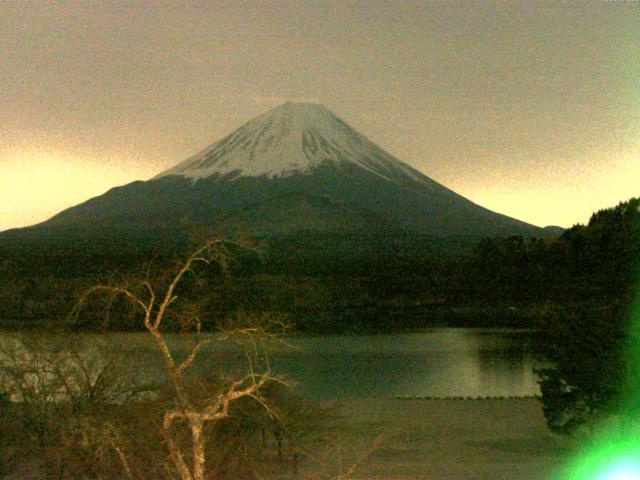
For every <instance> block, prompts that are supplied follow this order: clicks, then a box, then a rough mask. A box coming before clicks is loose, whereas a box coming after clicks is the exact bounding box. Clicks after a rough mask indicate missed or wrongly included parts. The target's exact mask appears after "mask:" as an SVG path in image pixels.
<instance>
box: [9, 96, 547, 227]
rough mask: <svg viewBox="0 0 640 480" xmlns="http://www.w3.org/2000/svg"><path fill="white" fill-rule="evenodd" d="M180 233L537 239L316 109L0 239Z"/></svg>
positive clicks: (235, 137) (276, 120)
mask: <svg viewBox="0 0 640 480" xmlns="http://www.w3.org/2000/svg"><path fill="white" fill-rule="evenodd" d="M186 226H189V227H194V226H195V227H206V228H207V229H212V228H213V229H214V230H215V231H217V232H220V234H223V235H224V234H226V235H238V234H249V235H260V236H278V235H285V236H286V235H293V236H295V235H297V234H299V233H302V232H304V233H310V232H315V233H319V234H324V235H332V234H348V233H350V232H352V233H358V234H367V235H377V236H380V235H382V236H388V235H395V234H403V235H407V234H412V235H413V234H419V235H429V236H434V237H450V236H474V237H480V236H493V235H504V234H523V235H526V236H530V235H536V234H541V233H542V229H540V228H538V227H536V226H533V225H530V224H527V223H524V222H521V221H519V220H516V219H513V218H510V217H507V216H505V215H501V214H498V213H495V212H492V211H490V210H487V209H485V208H483V207H481V206H479V205H476V204H474V203H473V202H471V201H469V200H467V199H466V198H464V197H462V196H460V195H458V194H457V193H455V192H453V191H451V190H449V189H448V188H446V187H444V186H443V185H441V184H439V183H438V182H435V181H434V180H432V179H430V178H428V177H427V176H425V175H423V174H422V173H420V172H418V171H417V170H415V169H413V168H412V167H410V166H409V165H407V164H405V163H403V162H401V161H400V160H398V159H396V158H395V157H393V156H392V155H391V154H389V153H387V152H386V151H385V150H383V149H382V148H381V147H379V146H378V145H376V144H375V143H373V142H371V141H370V140H369V139H367V138H366V137H364V136H363V135H361V134H360V133H358V132H357V131H356V130H354V129H353V128H352V127H350V126H349V125H347V124H346V123H345V122H344V121H342V120H341V119H340V118H338V117H337V116H336V115H334V114H333V113H332V112H331V111H329V110H328V109H327V108H325V107H324V106H321V105H317V104H310V103H291V102H287V103H285V104H284V105H281V106H279V107H277V108H275V109H273V110H271V111H269V112H267V113H265V114H263V115H261V116H259V117H257V118H255V119H253V120H251V121H249V122H248V123H246V124H245V125H243V126H241V127H240V128H238V129H237V130H235V131H234V132H233V133H231V134H230V135H228V136H227V137H225V138H223V139H222V140H220V141H218V142H216V143H214V144H212V145H210V146H209V147H207V148H205V149H204V150H202V151H201V152H199V153H197V154H196V155H194V156H192V157H190V158H188V159H187V160H185V161H183V162H182V163H179V164H177V165H176V166H174V167H173V168H170V169H168V170H166V171H164V172H161V173H160V174H158V175H157V176H155V177H154V178H152V179H151V180H148V181H137V182H133V183H131V184H128V185H124V186H121V187H116V188H113V189H111V190H109V191H108V192H107V193H105V194H104V195H101V196H99V197H95V198H92V199H90V200H88V201H86V202H84V203H82V204H80V205H77V206H75V207H72V208H69V209H67V210H64V211H62V212H60V213H59V214H57V215H55V216H54V217H53V218H51V219H50V220H48V221H46V222H44V223H41V224H39V225H36V226H34V227H30V228H28V229H20V230H13V231H9V232H5V233H4V234H3V235H2V236H4V237H5V238H7V237H14V238H18V237H33V236H45V237H46V236H49V237H58V236H64V235H68V234H73V235H80V236H84V237H87V238H90V237H91V236H92V235H103V236H104V235H107V236H112V237H123V236H125V237H126V236H131V235H133V236H135V235H143V236H144V235H151V236H155V237H157V236H163V235H172V234H174V233H175V232H177V231H179V230H180V229H181V228H183V227H186Z"/></svg>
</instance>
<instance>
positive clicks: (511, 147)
mask: <svg viewBox="0 0 640 480" xmlns="http://www.w3.org/2000/svg"><path fill="white" fill-rule="evenodd" d="M288 99H291V100H310V101H319V102H321V103H323V104H324V105H326V106H327V107H328V108H329V109H331V110H332V111H334V112H335V113H336V114H337V115H339V116H340V117H342V118H343V119H344V120H345V121H347V122H348V123H350V124H351V125H352V126H353V127H355V128H356V129H357V130H359V131H360V132H362V133H364V134H365V135H367V136H368V137H369V138H370V139H371V140H373V141H374V142H376V143H378V144H379V145H381V146H382V147H383V148H385V149H386V150H388V151H389V152H390V153H392V154H394V155H395V156H397V157H398V158H400V159H401V160H403V161H405V162H407V163H409V164H411V165H412V166H414V167H416V168H418V169H419V170H420V171H422V172H423V173H425V174H426V175H428V176H430V177H431V178H433V179H435V180H437V181H439V182H441V183H443V184H444V185H446V186H448V187H449V188H452V189H453V190H455V191H457V192H458V193H460V194H462V195H464V196H466V197H467V198H469V199H471V200H473V201H475V202H477V203H479V204H481V205H483V206H486V207H488V208H490V209H492V210H495V211H498V212H501V213H505V214H507V215H510V216H513V217H516V218H519V219H521V220H525V221H528V222H531V223H534V224H537V225H548V224H558V225H562V226H570V225H572V224H574V223H576V222H586V221H587V220H588V218H589V215H590V213H591V212H592V211H594V210H596V209H599V208H603V207H607V206H611V205H614V204H616V203H618V202H619V201H620V200H624V199H627V198H629V197H631V196H638V195H640V2H635V1H615V0H613V1H600V0H594V1H585V2H562V1H554V2H534V1H530V2H521V3H519V2H511V1H500V2H493V3H492V2H453V1H446V2H427V1H401V0H393V1H361V2H357V1H349V2H347V1H330V2H326V1H318V0H309V1H303V0H300V1H238V0H234V1H230V2H221V1H211V2H184V3H182V2H178V1H165V2H163V1H153V2H143V1H138V2H129V1H120V2H119V1H115V2H109V3H107V2H89V1H87V2H74V1H65V2H60V3H55V2H49V1H36V0H15V1H0V230H4V229H7V228H12V227H19V226H24V225H29V224H33V223H36V222H40V221H43V220H45V219H47V218H48V217H50V216H51V215H53V214H55V213H57V212H58V211H60V210H62V209H63V208H66V207H68V206H71V205H73V204H76V203H80V202H82V201H84V200H86V199H88V198H90V197H92V196H95V195H98V194H101V193H103V192H104V191H106V190H107V189H109V188H110V187H113V186H116V185H120V184H123V183H127V182H130V181H133V180H136V179H148V178H150V177H152V176H153V175H155V174H156V173H158V172H160V171H161V170H164V169H166V168H168V167H170V166H172V165H174V164H176V163H178V162H180V161H182V160H184V159H185V158H186V157H188V156H189V155H191V154H193V153H195V152H196V151H198V150H200V149H201V148H203V147H204V146H206V145H208V144H209V143H212V142H213V141H215V140H217V139H219V138H220V137H222V136H223V135H225V134H227V133H229V132H230V131H232V130H233V129H234V128H236V127H238V126H240V125H241V124H242V123H244V122H245V121H247V120H249V119H251V118H252V117H254V116H256V115H257V114H260V113H262V112H264V111H266V110H268V109H269V108H271V107H273V106H276V105H278V104H280V103H282V102H284V101H285V100H288Z"/></svg>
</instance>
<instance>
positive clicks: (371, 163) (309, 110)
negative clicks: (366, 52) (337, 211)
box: [155, 102, 429, 186]
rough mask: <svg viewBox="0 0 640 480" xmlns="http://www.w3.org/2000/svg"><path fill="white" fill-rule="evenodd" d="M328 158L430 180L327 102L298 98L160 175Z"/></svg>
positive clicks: (255, 169)
mask: <svg viewBox="0 0 640 480" xmlns="http://www.w3.org/2000/svg"><path fill="white" fill-rule="evenodd" d="M326 163H332V164H334V165H337V166H340V165H341V164H344V163H348V164H355V165H357V166H359V167H360V168H362V169H364V170H367V171H369V172H371V173H373V174H375V175H377V176H380V177H383V178H386V179H389V180H392V179H397V178H398V176H400V177H405V178H406V177H409V178H410V179H411V181H413V182H415V181H417V182H418V183H420V184H422V185H425V186H427V185H426V184H428V183H429V182H428V181H425V180H428V179H427V177H424V176H423V175H421V174H419V173H418V172H416V171H415V170H413V169H412V168H411V167H409V166H408V165H406V164H404V163H403V162H401V161H399V160H397V159H396V158H394V157H393V156H392V155H390V154H389V153H387V152H386V151H384V150H383V149H382V148H380V147H379V146H377V145H376V144H374V143H373V142H371V141H369V140H368V139H367V138H366V137H364V136H363V135H361V134H359V133H358V132H357V131H356V130H354V129H353V128H351V127H350V126H349V125H347V124H346V123H345V122H344V121H342V120H341V119H340V118H338V117H337V116H336V115H334V114H333V113H332V112H331V111H330V110H328V109H327V108H325V107H324V106H323V105H320V104H314V103H294V102H286V103H284V104H283V105H280V106H279V107H276V108H274V109H273V110H271V111H269V112H267V113H265V114H263V115H260V116H259V117H256V118H255V119H253V120H251V121H249V122H247V123H246V124H245V125H243V126H242V127H240V128H238V129H237V130H236V131H234V132H233V133H231V134H230V135H228V136H227V137H225V138H223V139H222V140H219V141H218V142H216V143H214V144H212V145H210V146H208V147H207V148H205V149H204V150H202V151H200V152H199V153H197V154H196V155H194V156H192V157H190V158H188V159H187V160H185V161H184V162H182V163H180V164H178V165H176V166H175V167H173V168H170V169H169V170H166V171H164V172H162V173H160V174H159V175H157V176H156V177H155V178H159V177H165V176H169V175H178V176H183V177H187V178H192V179H200V178H207V177H210V176H212V175H216V174H218V175H229V174H232V175H234V176H235V177H241V176H243V177H257V176H266V177H268V178H273V177H283V176H289V175H292V174H294V173H308V172H310V171H312V170H314V169H315V168H317V167H319V166H320V165H322V164H326Z"/></svg>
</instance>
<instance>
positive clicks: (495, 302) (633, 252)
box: [0, 199, 640, 332]
mask: <svg viewBox="0 0 640 480" xmlns="http://www.w3.org/2000/svg"><path fill="white" fill-rule="evenodd" d="M639 202H640V201H639V200H638V199H632V200H629V201H628V202H624V203H621V204H620V205H618V206H617V207H614V208H610V209H606V210H602V211H599V212H596V213H595V214H593V216H592V217H591V219H590V221H589V223H588V224H587V225H576V226H574V227H573V228H571V229H569V230H567V231H565V232H564V233H563V234H562V235H560V236H559V237H555V238H546V239H537V238H529V239H524V238H522V237H519V236H513V237H507V238H493V239H484V240H481V241H477V240H473V239H469V238H467V239H463V238H459V239H455V240H450V239H449V240H443V239H437V238H433V237H427V236H415V235H413V236H412V235H406V236H397V235H396V236H393V237H389V238H384V237H371V236H362V237H357V236H347V235H345V236H342V237H335V236H332V237H324V236H321V235H314V234H305V235H300V236H297V237H295V238H280V239H273V238H272V239H269V240H264V241H255V242H253V243H254V245H256V247H257V248H256V249H255V250H254V249H251V250H249V251H246V250H242V249H239V250H236V251H232V252H231V254H232V255H231V257H233V258H234V261H233V262H232V264H231V265H230V267H229V272H228V273H226V274H225V273H223V272H221V271H220V269H219V268H217V267H216V268H212V269H210V271H209V272H207V273H206V274H205V275H203V276H202V278H200V281H199V283H198V287H197V288H196V287H193V291H189V292H181V294H182V295H190V296H193V301H194V305H197V308H198V309H199V311H200V312H201V314H202V318H203V319H205V324H204V327H205V328H208V327H213V326H214V324H216V323H217V322H221V321H224V319H225V318H226V317H229V316H232V315H235V314H236V313H237V312H239V311H242V312H247V313H265V312H270V313H276V314H278V315H283V316H285V317H288V318H289V320H290V321H291V322H292V323H294V324H296V325H297V326H298V328H299V329H300V330H301V331H307V332H339V331H340V332H349V331H369V332H375V331H399V330H406V329H412V328H422V327H428V326H443V325H449V326H514V327H539V326H540V325H541V322H544V321H545V320H544V318H543V317H544V312H548V311H549V310H550V309H551V310H552V309H554V308H556V307H562V308H564V307H571V306H572V305H585V304H593V305H594V308H599V307H602V306H608V305H612V304H628V303H629V301H630V300H629V295H630V294H631V292H632V287H633V285H634V283H635V280H636V274H637V272H638V268H637V267H638V259H639V258H640V241H639V239H640V234H639V231H640V227H639V225H640V211H639ZM65 241H66V242H67V243H66V244H64V243H63V242H65ZM122 245H123V243H122V242H119V243H118V242H115V241H103V242H99V243H95V242H85V243H82V242H79V241H76V240H74V241H71V240H55V239H53V240H50V241H48V242H42V241H40V242H33V243H31V244H30V243H29V242H26V241H22V242H20V243H19V244H17V243H14V244H7V243H5V244H3V245H0V268H1V269H2V277H1V278H0V320H1V321H2V322H3V323H4V325H5V326H10V327H11V326H12V327H27V326H29V325H39V324H41V323H42V322H46V323H49V322H52V321H56V320H60V319H62V318H65V317H66V316H67V314H68V312H69V311H70V310H71V308H72V307H73V304H74V303H75V302H76V301H77V298H78V295H79V293H80V292H81V291H82V290H83V289H85V288H86V287H88V286H90V285H92V284H95V283H97V282H111V283H113V282H120V281H123V279H124V278H126V277H127V276H130V275H137V276H140V275H148V276H152V277H160V276H161V274H162V272H163V271H164V270H166V269H168V268H169V266H170V265H172V264H173V261H174V259H175V258H176V257H177V256H180V255H181V254H182V255H184V254H186V253H187V252H188V251H189V246H188V245H189V243H188V241H187V240H186V239H184V238H182V239H180V240H179V241H174V240H171V241H170V240H169V239H163V241H162V242H160V241H157V240H156V239H154V241H150V239H149V238H141V239H137V240H136V239H129V240H128V241H127V244H126V248H123V246H122ZM122 308H125V307H124V306H122ZM111 318H112V320H111V322H110V324H109V326H110V328H115V329H127V328H129V327H128V325H133V324H135V322H131V321H130V316H127V315H125V316H120V317H118V316H115V315H113V316H112V317H111ZM118 318H120V319H121V320H117V319H118ZM122 318H124V319H126V320H122ZM207 321H208V322H209V323H206V322H207ZM101 325H103V324H102V323H100V322H98V321H95V322H94V321H92V320H91V319H87V320H86V321H85V323H84V324H83V325H82V327H83V328H98V327H99V326H101Z"/></svg>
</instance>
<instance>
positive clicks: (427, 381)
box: [274, 329, 541, 399]
mask: <svg viewBox="0 0 640 480" xmlns="http://www.w3.org/2000/svg"><path fill="white" fill-rule="evenodd" d="M539 335H540V334H538V333H535V332H527V331H507V330H469V329H434V330H429V331H426V332H421V333H413V334H405V335H378V336H374V337H368V336H336V337H313V338H300V339H296V340H295V341H294V344H295V346H296V350H295V351H293V352H289V353H286V354H283V353H280V354H277V355H275V357H274V365H275V367H276V368H277V369H279V370H280V371H284V372H286V373H287V374H288V375H289V376H290V377H291V378H294V379H295V380H297V381H298V382H300V385H299V387H298V389H299V390H300V391H301V392H302V393H303V394H306V395H310V396H312V397H315V398H320V399H330V398H345V397H356V398H363V397H388V396H411V397H451V396H462V397H493V396H529V395H536V394H538V393H539V389H538V385H537V378H536V375H535V374H534V372H533V369H534V368H535V367H539V366H541V362H540V361H539V360H536V359H535V355H534V352H535V348H533V347H534V346H535V344H536V342H537V339H536V336H539Z"/></svg>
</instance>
